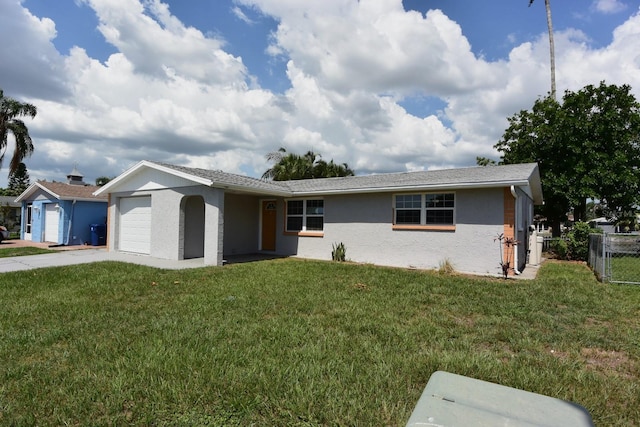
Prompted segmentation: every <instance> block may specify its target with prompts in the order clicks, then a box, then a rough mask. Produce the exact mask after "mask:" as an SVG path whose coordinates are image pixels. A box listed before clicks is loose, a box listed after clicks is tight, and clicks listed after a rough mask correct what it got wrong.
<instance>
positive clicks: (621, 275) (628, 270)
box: [610, 255, 640, 283]
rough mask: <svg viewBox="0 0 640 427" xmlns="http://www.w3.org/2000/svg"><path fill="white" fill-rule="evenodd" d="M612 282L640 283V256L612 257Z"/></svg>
mask: <svg viewBox="0 0 640 427" xmlns="http://www.w3.org/2000/svg"><path fill="white" fill-rule="evenodd" d="M610 280H611V281H616V282H636V283H637V282H640V255H637V256H613V257H611V278H610Z"/></svg>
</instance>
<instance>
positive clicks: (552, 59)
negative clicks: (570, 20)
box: [529, 0, 556, 99]
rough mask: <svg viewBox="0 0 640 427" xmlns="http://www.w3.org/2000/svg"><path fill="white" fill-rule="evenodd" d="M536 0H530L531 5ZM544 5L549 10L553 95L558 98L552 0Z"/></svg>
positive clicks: (548, 0) (548, 24) (545, 0)
mask: <svg viewBox="0 0 640 427" xmlns="http://www.w3.org/2000/svg"><path fill="white" fill-rule="evenodd" d="M533 2H534V0H529V7H531V5H532V4H533ZM544 6H545V9H546V10H547V29H548V30H549V59H550V64H551V97H552V98H553V99H556V49H555V43H554V42H553V23H552V22H551V3H550V0H544Z"/></svg>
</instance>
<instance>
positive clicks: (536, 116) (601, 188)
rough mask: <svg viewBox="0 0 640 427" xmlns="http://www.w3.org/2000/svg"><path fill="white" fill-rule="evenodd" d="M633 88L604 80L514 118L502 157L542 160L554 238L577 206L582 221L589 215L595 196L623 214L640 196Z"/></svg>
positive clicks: (639, 120) (639, 137) (638, 123)
mask: <svg viewBox="0 0 640 427" xmlns="http://www.w3.org/2000/svg"><path fill="white" fill-rule="evenodd" d="M630 91H631V88H630V87H629V86H628V85H623V86H615V85H606V84H605V83H604V82H602V83H600V86H592V85H589V86H586V87H585V88H583V89H582V90H580V91H578V92H570V91H567V92H565V94H564V96H563V99H562V103H559V102H557V101H556V100H554V99H553V98H551V97H547V98H543V99H538V100H537V101H536V102H535V104H534V105H533V108H532V109H531V110H530V111H524V110H523V111H520V112H519V113H518V114H516V115H514V116H512V117H510V118H509V119H508V120H509V127H508V128H507V130H506V131H505V133H504V135H503V136H502V139H501V140H500V141H499V142H498V143H497V144H496V145H495V148H496V149H497V150H498V151H499V152H501V153H502V158H501V162H502V163H505V164H509V163H526V162H537V163H538V164H539V165H540V174H541V179H542V187H543V191H544V197H545V205H544V206H543V208H542V212H541V213H542V214H543V215H545V216H546V217H547V220H548V221H549V223H550V225H551V226H552V230H553V234H554V236H559V235H560V224H561V222H562V221H563V220H564V219H566V213H567V212H569V211H570V209H571V208H573V209H574V217H575V220H576V221H577V220H584V219H586V201H587V199H592V200H600V201H601V202H602V203H604V204H605V205H606V206H607V208H608V209H609V211H610V212H613V213H614V215H615V216H616V217H620V216H622V215H623V213H624V212H629V211H631V210H632V209H633V207H634V206H635V205H636V204H638V202H640V104H638V102H637V101H636V100H635V97H634V96H633V95H632V94H631V93H630Z"/></svg>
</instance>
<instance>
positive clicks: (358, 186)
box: [95, 160, 542, 204]
mask: <svg viewBox="0 0 640 427" xmlns="http://www.w3.org/2000/svg"><path fill="white" fill-rule="evenodd" d="M143 168H152V169H156V170H160V171H164V172H166V173H170V174H173V175H176V176H180V177H182V178H185V179H188V180H191V181H193V182H194V183H199V184H203V185H207V186H211V187H217V188H226V189H233V190H241V191H247V192H254V193H261V194H271V195H281V196H285V197H296V196H310V195H323V194H324V195H328V194H344V193H373V192H382V191H384V192H392V191H429V190H453V189H463V188H489V187H508V186H518V187H525V188H528V189H529V193H530V195H531V197H532V199H533V201H534V203H536V204H542V187H541V183H540V173H539V171H538V165H537V164H536V163H525V164H515V165H501V166H478V167H470V168H461V169H443V170H435V171H420V172H402V173H387V174H377V175H361V176H348V177H340V178H322V179H303V180H292V181H266V180H262V179H257V178H250V177H247V176H242V175H236V174H232V173H227V172H222V171H219V170H207V169H199V168H188V167H184V166H176V165H170V164H167V163H158V162H151V161H148V160H143V161H141V162H139V163H138V164H136V165H135V166H133V167H132V168H130V169H129V170H127V171H125V172H124V173H123V174H122V175H120V176H118V177H117V178H115V179H113V180H111V181H110V182H109V183H108V184H106V185H105V186H103V187H101V188H100V189H99V190H97V191H96V193H95V194H103V193H108V192H109V190H112V189H116V188H117V187H118V185H119V184H120V183H122V182H125V181H126V180H127V179H128V177H130V176H131V175H133V174H135V173H137V172H138V171H140V170H141V169H143Z"/></svg>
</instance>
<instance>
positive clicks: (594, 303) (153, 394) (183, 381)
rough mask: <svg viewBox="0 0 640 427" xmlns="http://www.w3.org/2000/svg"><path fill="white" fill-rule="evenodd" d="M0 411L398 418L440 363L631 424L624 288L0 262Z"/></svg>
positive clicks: (572, 274)
mask: <svg viewBox="0 0 640 427" xmlns="http://www.w3.org/2000/svg"><path fill="white" fill-rule="evenodd" d="M0 301H2V310H0V364H1V365H2V367H3V369H2V370H0V423H8V424H11V425H30V424H38V425H64V424H84V423H86V422H89V421H90V422H91V423H93V424H97V425H101V424H110V425H113V424H115V425H121V424H133V425H148V424H153V425H213V426H216V425H219V426H229V425H231V426H233V425H273V426H279V425H280V426H289V425H300V426H316V425H404V424H405V423H406V421H407V420H408V418H409V415H410V414H411V411H412V410H413V408H414V406H415V404H416V402H417V400H418V398H419V397H420V394H421V392H422V390H423V389H424V387H425V385H426V383H427V381H428V379H429V377H430V375H431V374H432V373H433V372H434V371H436V370H444V371H449V372H453V373H457V374H460V375H467V376H470V377H473V378H478V379H482V380H486V381H491V382H496V383H499V384H503V385H506V386H510V387H516V388H520V389H524V390H528V391H532V392H535V393H541V394H545V395H549V396H553V397H557V398H560V399H566V400H570V401H573V402H576V403H579V404H581V405H583V406H584V407H586V408H587V409H588V410H589V411H590V413H591V414H592V416H593V418H594V421H595V423H596V425H626V426H628V425H638V423H640V421H639V420H640V409H639V408H640V386H639V384H640V381H639V379H640V288H638V287H633V286H626V285H603V284H601V283H599V282H597V281H596V280H595V279H594V278H593V274H592V273H591V272H590V271H589V270H588V269H587V268H586V267H585V266H584V265H581V264H570V263H555V262H547V263H546V264H545V265H544V266H543V267H542V268H541V269H540V272H539V274H538V279H536V280H534V281H517V280H499V279H492V278H480V277H468V276H461V275H441V274H438V273H437V272H424V271H406V270H401V269H391V268H382V267H375V266H371V265H355V264H349V263H330V262H319V261H304V260H297V259H284V260H283V259H280V260H269V261H260V262H253V263H246V264H234V265H228V266H225V267H211V268H201V269H194V270H183V271H167V270H158V269H153V268H148V267H142V266H136V265H131V264H123V263H114V262H105V263H96V264H90V265H82V266H69V267H59V268H48V269H39V270H33V271H27V272H16V273H6V274H3V275H0Z"/></svg>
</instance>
